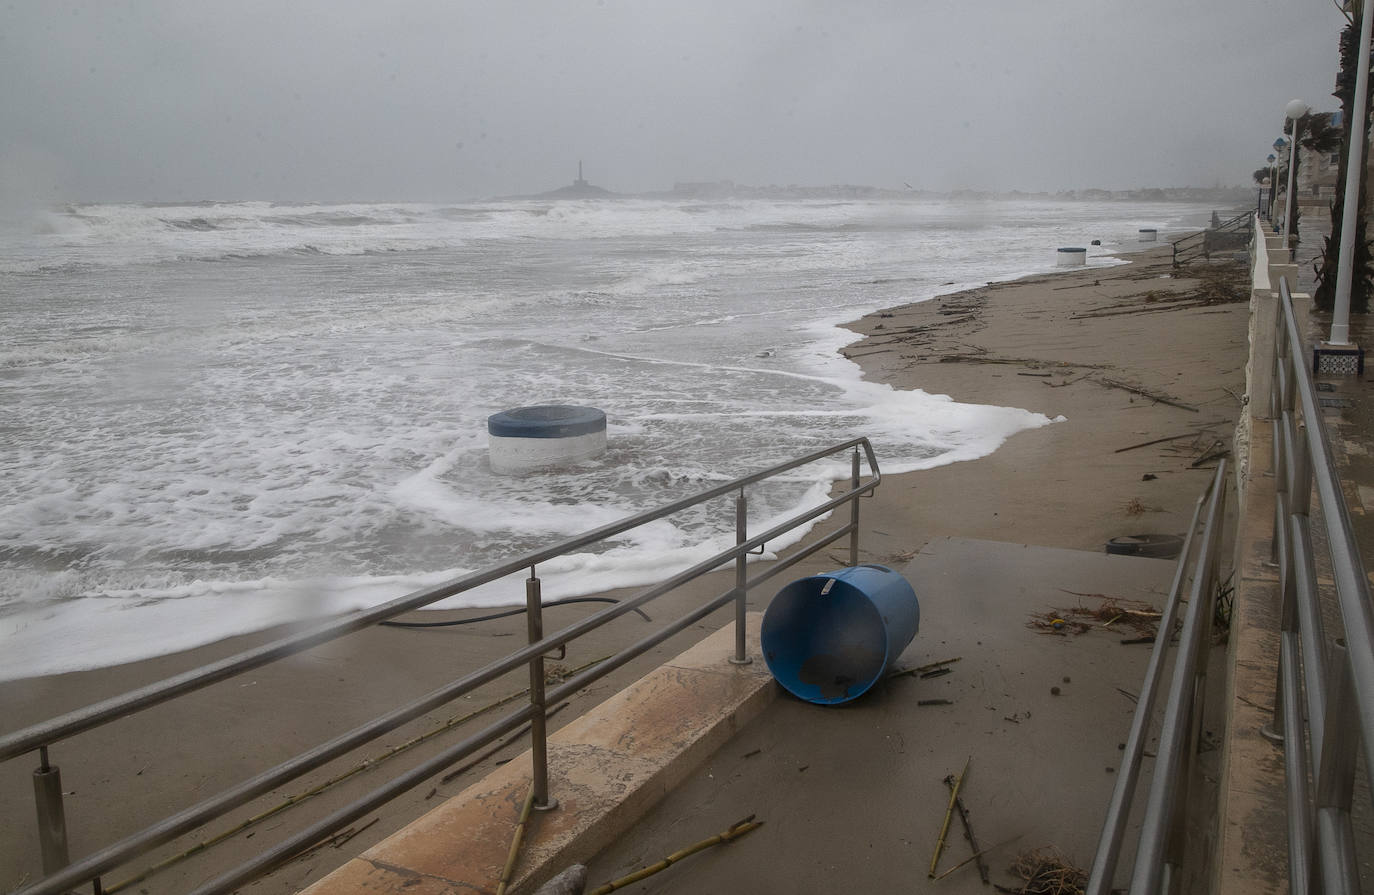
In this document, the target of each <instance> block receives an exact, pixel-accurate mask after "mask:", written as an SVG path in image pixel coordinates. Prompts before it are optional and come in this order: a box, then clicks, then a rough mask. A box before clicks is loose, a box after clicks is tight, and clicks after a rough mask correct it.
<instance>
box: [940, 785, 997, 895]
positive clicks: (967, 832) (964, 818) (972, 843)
mask: <svg viewBox="0 0 1374 895" xmlns="http://www.w3.org/2000/svg"><path fill="white" fill-rule="evenodd" d="M945 785H946V786H948V787H949V788H950V791H951V792H952V791H953V790H954V777H953V776H952V775H951V776H948V777H946V778H945ZM954 810H956V811H958V812H959V823H960V824H962V825H963V827H964V838H965V839H967V840H968V844H969V847H970V848H972V849H973V857H971V858H969V859H967V860H965V861H962V862H961V863H959V864H956V865H954V866H953V867H951V868H949V869H948V870H946V871H945V872H944V873H942V874H940V875H939V876H937V877H935V878H936V879H944V878H945V877H947V876H949V875H950V874H951V873H953V872H954V871H956V870H958V869H959V868H960V867H963V866H964V865H966V864H968V862H969V861H977V862H978V875H979V876H980V877H981V878H982V880H983V885H985V886H986V885H987V884H988V883H989V882H990V880H989V879H988V865H987V862H986V861H984V860H983V855H984V854H985V851H984V849H982V848H980V847H979V845H978V837H976V836H974V835H973V824H971V823H969V819H968V809H967V808H966V807H964V800H963V799H962V798H960V797H959V796H958V795H956V796H955V797H954ZM1003 844H1005V843H1003ZM993 847H994V848H996V847H997V846H993ZM990 850H991V849H989V851H990Z"/></svg>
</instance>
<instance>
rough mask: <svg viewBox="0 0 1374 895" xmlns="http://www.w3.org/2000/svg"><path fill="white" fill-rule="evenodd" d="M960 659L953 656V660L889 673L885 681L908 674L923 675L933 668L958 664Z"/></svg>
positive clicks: (944, 660)
mask: <svg viewBox="0 0 1374 895" xmlns="http://www.w3.org/2000/svg"><path fill="white" fill-rule="evenodd" d="M962 658H963V656H955V657H954V658H953V659H943V660H941V661H939V662H930V663H928V664H926V665H917V666H916V667H915V668H903V669H901V670H899V671H893V672H890V673H889V674H888V676H887V679H888V680H892V679H893V678H894V677H903V676H905V675H908V674H925V673H926V672H927V671H930V670H932V669H935V668H943V667H945V666H946V665H953V664H954V663H955V662H958V661H959V660H960V659H962Z"/></svg>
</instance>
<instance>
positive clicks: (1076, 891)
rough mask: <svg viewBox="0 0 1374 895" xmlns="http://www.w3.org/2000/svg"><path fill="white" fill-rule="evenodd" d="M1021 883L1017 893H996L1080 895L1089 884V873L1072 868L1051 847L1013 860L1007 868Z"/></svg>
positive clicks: (1015, 890)
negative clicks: (1022, 881) (1022, 882)
mask: <svg viewBox="0 0 1374 895" xmlns="http://www.w3.org/2000/svg"><path fill="white" fill-rule="evenodd" d="M1008 869H1010V870H1011V872H1012V873H1013V874H1015V875H1016V876H1018V877H1020V878H1021V879H1022V880H1024V881H1025V882H1024V884H1023V885H1022V886H1021V888H1019V889H1007V888H1004V887H1002V886H998V887H997V890H998V891H999V892H1010V893H1013V895H1081V893H1082V892H1083V887H1084V886H1086V885H1087V884H1088V873H1087V871H1086V870H1084V869H1083V868H1081V867H1075V866H1074V865H1073V864H1071V863H1069V860H1068V859H1067V858H1065V857H1064V855H1063V854H1062V853H1061V852H1060V851H1059V849H1057V848H1054V847H1052V846H1045V847H1043V848H1036V849H1030V850H1029V851H1023V852H1021V853H1020V854H1018V855H1017V856H1016V860H1014V861H1013V862H1012V864H1011V867H1010V868H1008Z"/></svg>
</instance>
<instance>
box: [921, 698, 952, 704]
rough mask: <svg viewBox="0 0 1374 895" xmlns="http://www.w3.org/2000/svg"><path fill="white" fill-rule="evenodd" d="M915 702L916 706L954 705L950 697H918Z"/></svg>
mask: <svg viewBox="0 0 1374 895" xmlns="http://www.w3.org/2000/svg"><path fill="white" fill-rule="evenodd" d="M916 704H917V705H918V706H921V705H954V701H953V700H951V699H918V700H916Z"/></svg>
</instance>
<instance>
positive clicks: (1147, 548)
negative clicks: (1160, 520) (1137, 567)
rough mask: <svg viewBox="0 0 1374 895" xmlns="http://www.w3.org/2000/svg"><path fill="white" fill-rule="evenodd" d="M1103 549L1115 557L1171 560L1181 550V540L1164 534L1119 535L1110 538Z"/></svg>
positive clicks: (1175, 536) (1176, 536)
mask: <svg viewBox="0 0 1374 895" xmlns="http://www.w3.org/2000/svg"><path fill="white" fill-rule="evenodd" d="M1104 547H1105V549H1106V551H1107V552H1108V553H1112V554H1115V555H1117V556H1149V557H1153V558H1155V559H1173V558H1174V557H1175V556H1178V555H1179V553H1180V552H1182V550H1183V538H1181V537H1179V536H1178V535H1165V534H1138V535H1120V536H1118V537H1115V538H1112V539H1111V540H1110V541H1108V542H1107V543H1106V544H1105V545H1104Z"/></svg>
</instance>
